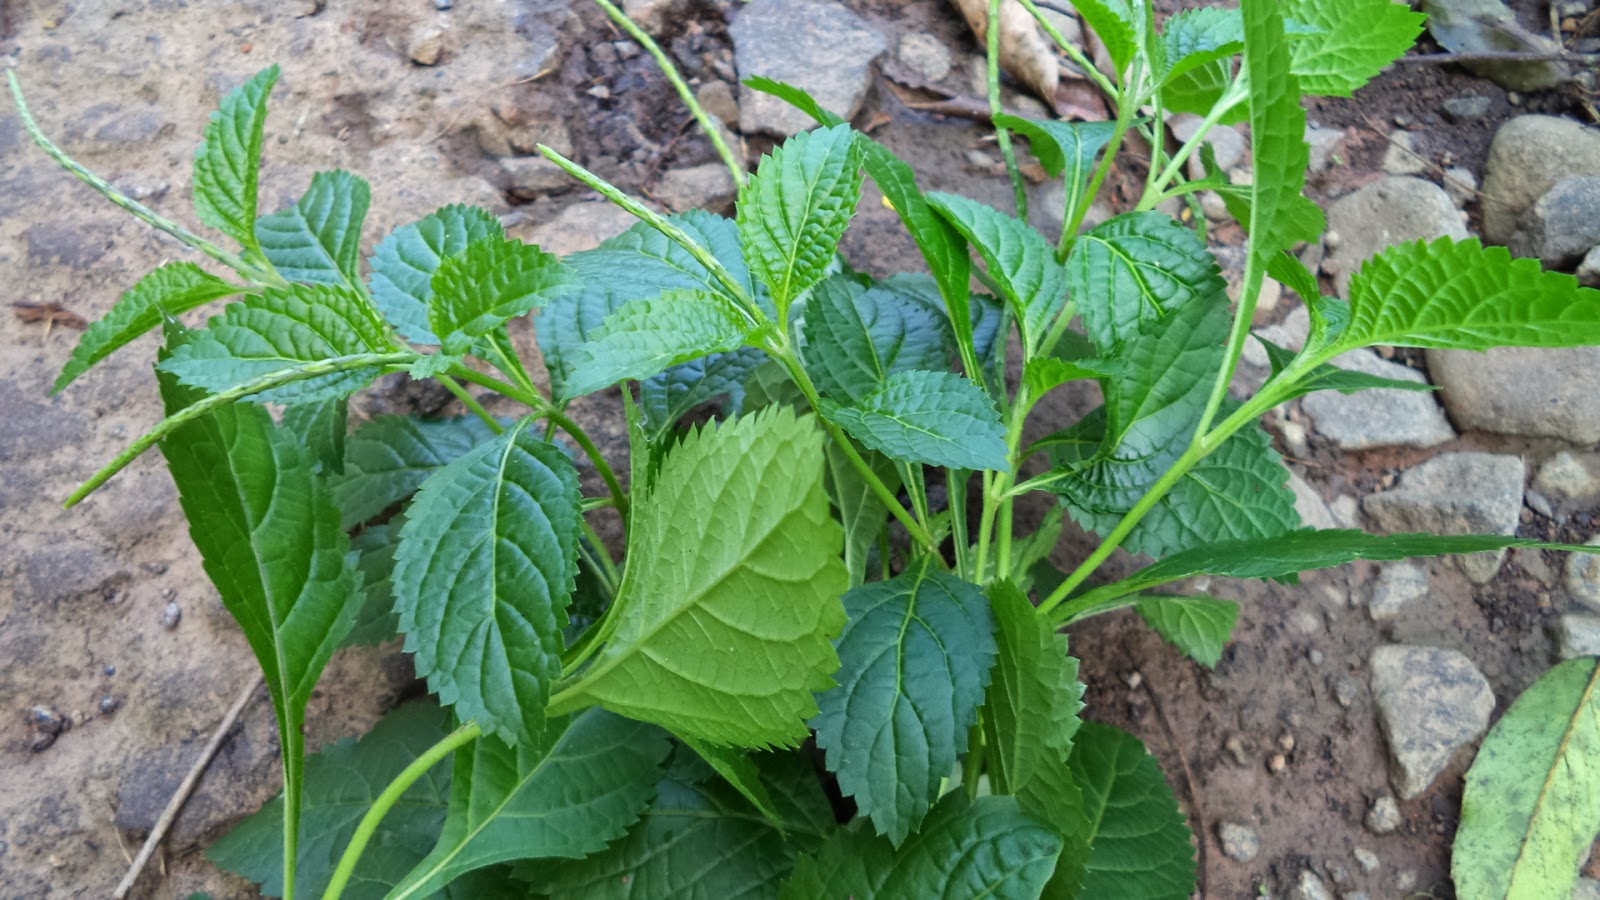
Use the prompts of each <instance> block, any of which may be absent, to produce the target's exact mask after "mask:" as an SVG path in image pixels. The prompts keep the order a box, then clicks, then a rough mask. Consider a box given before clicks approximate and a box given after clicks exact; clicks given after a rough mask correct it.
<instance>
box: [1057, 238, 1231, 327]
mask: <svg viewBox="0 0 1600 900" xmlns="http://www.w3.org/2000/svg"><path fill="white" fill-rule="evenodd" d="M1067 287H1068V290H1069V291H1070V292H1071V295H1072V297H1073V299H1074V301H1075V302H1076V303H1077V307H1078V313H1079V314H1080V315H1082V316H1083V324H1084V327H1085V328H1086V329H1087V331H1088V333H1089V337H1090V338H1091V339H1092V340H1093V341H1094V342H1095V344H1096V346H1098V347H1099V348H1100V352H1101V353H1102V354H1105V355H1110V354H1111V352H1112V350H1113V349H1114V348H1116V347H1118V346H1120V345H1121V344H1123V343H1126V342H1127V341H1129V340H1131V339H1133V338H1134V336H1135V335H1137V334H1138V333H1139V330H1140V329H1141V328H1143V327H1145V325H1146V323H1149V322H1152V321H1154V320H1156V319H1160V318H1162V317H1164V316H1166V315H1168V314H1169V313H1171V312H1173V311H1174V310H1177V309H1179V308H1181V307H1184V306H1187V305H1189V304H1200V305H1205V306H1218V305H1226V304H1227V290H1228V287H1227V282H1225V281H1223V279H1222V274H1221V272H1220V270H1219V269H1218V268H1217V261H1216V259H1215V258H1214V257H1212V255H1211V253H1210V251H1208V250H1206V246H1205V243H1204V242H1203V241H1201V240H1200V236H1199V235H1197V234H1195V233H1194V230H1193V229H1190V228H1186V227H1184V226H1182V225H1180V224H1178V223H1177V222H1176V221H1175V220H1174V219H1173V218H1172V217H1171V216H1168V215H1165V214H1164V213H1157V212H1145V213H1128V214H1126V215H1121V216H1118V217H1116V218H1115V219H1112V220H1111V221H1109V222H1106V223H1105V224H1103V225H1100V226H1098V227H1097V228H1095V229H1093V230H1092V231H1090V232H1089V233H1087V234H1085V235H1083V236H1082V237H1080V238H1078V242H1077V243H1076V244H1075V245H1074V246H1073V250H1072V255H1071V256H1070V257H1069V258H1068V259H1067Z"/></svg>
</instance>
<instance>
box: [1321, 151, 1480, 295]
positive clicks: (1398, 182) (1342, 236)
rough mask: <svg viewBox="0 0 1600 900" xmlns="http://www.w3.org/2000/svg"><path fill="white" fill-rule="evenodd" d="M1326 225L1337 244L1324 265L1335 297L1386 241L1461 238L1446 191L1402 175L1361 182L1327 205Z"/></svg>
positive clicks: (1462, 229) (1463, 230)
mask: <svg viewBox="0 0 1600 900" xmlns="http://www.w3.org/2000/svg"><path fill="white" fill-rule="evenodd" d="M1328 229H1329V231H1330V232H1333V233H1337V234H1338V235H1339V240H1338V246H1337V247H1334V246H1333V242H1332V241H1330V242H1329V246H1330V247H1331V248H1332V251H1333V252H1332V253H1331V254H1330V255H1329V257H1328V260H1327V262H1326V263H1325V264H1324V265H1331V266H1332V267H1333V269H1334V284H1335V286H1336V287H1337V288H1338V290H1339V296H1341V297H1347V296H1348V295H1349V289H1350V276H1351V275H1354V274H1355V272H1356V269H1357V268H1359V267H1360V265H1361V263H1363V262H1365V261H1366V260H1367V259H1368V257H1371V256H1372V255H1373V254H1375V253H1377V252H1378V251H1380V250H1382V249H1384V248H1385V247H1388V246H1390V245H1392V244H1399V243H1403V242H1405V241H1414V240H1418V239H1423V240H1432V239H1433V238H1436V237H1446V236H1448V237H1453V238H1456V239H1458V240H1462V239H1465V238H1466V237H1467V228H1466V226H1465V225H1463V224H1461V215H1460V214H1459V213H1458V212H1457V211H1456V205H1455V204H1454V203H1452V202H1450V195H1449V194H1446V193H1445V192H1444V189H1443V188H1441V187H1439V186H1438V185H1436V184H1434V183H1432V182H1430V181H1423V180H1422V179H1420V178H1411V177H1408V176H1398V175H1394V176H1390V177H1388V178H1385V179H1383V180H1382V181H1376V182H1373V183H1372V184H1369V185H1367V186H1366V187H1364V188H1362V189H1361V190H1359V191H1356V192H1355V193H1353V194H1351V195H1350V196H1348V197H1343V198H1341V199H1340V200H1339V201H1338V202H1336V203H1334V204H1333V205H1332V206H1330V207H1329V208H1328Z"/></svg>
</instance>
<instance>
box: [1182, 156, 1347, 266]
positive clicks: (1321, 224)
mask: <svg viewBox="0 0 1600 900" xmlns="http://www.w3.org/2000/svg"><path fill="white" fill-rule="evenodd" d="M1210 149H1211V148H1210V147H1209V146H1208V147H1205V148H1203V150H1202V158H1204V159H1205V160H1207V162H1208V166H1209V164H1210V162H1211V161H1212V160H1213V158H1214V154H1212V153H1211V152H1210ZM1208 171H1210V172H1211V175H1210V176H1209V177H1208V179H1207V181H1206V183H1205V184H1206V188H1207V189H1208V190H1212V191H1215V192H1216V193H1217V196H1219V197H1221V198H1222V204H1223V205H1224V206H1226V207H1227V208H1228V215H1230V216H1233V217H1234V219H1236V220H1237V221H1238V222H1239V224H1240V225H1241V226H1242V227H1244V228H1245V229H1249V228H1250V227H1251V225H1250V222H1251V213H1250V211H1251V209H1252V208H1253V207H1252V203H1253V200H1252V197H1253V196H1254V194H1255V185H1253V184H1231V183H1229V182H1228V180H1227V175H1225V174H1224V173H1222V172H1217V171H1215V170H1212V169H1209V168H1208ZM1274 224H1275V225H1276V227H1277V229H1278V231H1277V234H1278V237H1279V240H1281V241H1282V242H1283V245H1284V246H1285V247H1291V246H1294V245H1295V244H1297V243H1300V242H1302V241H1304V242H1306V243H1310V242H1312V241H1319V240H1321V239H1322V234H1323V232H1325V231H1327V230H1328V219H1327V216H1325V215H1324V214H1323V212H1322V207H1320V206H1318V205H1317V204H1316V202H1315V201H1313V200H1312V199H1311V198H1309V197H1307V196H1305V195H1303V194H1295V195H1293V196H1290V197H1286V198H1285V199H1284V205H1283V207H1282V209H1280V210H1279V216H1278V219H1277V221H1276V222H1275V223H1274ZM1273 264H1274V263H1272V262H1269V263H1268V267H1269V268H1268V271H1269V273H1270V271H1271V266H1272V265H1273Z"/></svg>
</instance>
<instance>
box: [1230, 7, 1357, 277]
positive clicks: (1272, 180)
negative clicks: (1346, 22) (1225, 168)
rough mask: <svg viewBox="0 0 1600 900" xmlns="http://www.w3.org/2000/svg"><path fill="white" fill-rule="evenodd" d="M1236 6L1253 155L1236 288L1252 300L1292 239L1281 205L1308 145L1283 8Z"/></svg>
mask: <svg viewBox="0 0 1600 900" xmlns="http://www.w3.org/2000/svg"><path fill="white" fill-rule="evenodd" d="M1240 8H1241V10H1242V12H1243V14H1244V63H1243V65H1242V66H1241V68H1240V75H1241V76H1242V77H1243V78H1245V81H1246V84H1247V85H1248V87H1249V91H1250V94H1249V109H1250V138H1251V143H1252V153H1251V159H1252V161H1253V169H1252V171H1251V182H1250V204H1251V205H1250V215H1249V220H1248V224H1247V226H1246V230H1248V231H1249V233H1250V245H1249V257H1248V258H1247V260H1246V263H1245V275H1244V284H1243V286H1242V288H1241V290H1242V291H1243V292H1244V295H1245V296H1247V297H1249V298H1251V300H1250V302H1252V303H1253V302H1254V300H1253V298H1254V296H1255V294H1256V293H1257V292H1258V291H1259V290H1260V287H1261V278H1262V276H1263V275H1264V273H1265V271H1266V266H1267V263H1268V261H1269V260H1270V258H1271V257H1272V256H1273V255H1274V254H1276V253H1277V252H1278V251H1279V250H1282V249H1284V248H1286V247H1288V246H1290V245H1291V244H1293V243H1294V239H1292V238H1291V237H1289V235H1288V232H1289V231H1290V230H1292V229H1289V228H1286V227H1285V221H1286V211H1287V210H1289V209H1290V208H1291V207H1292V206H1293V205H1294V204H1295V203H1296V201H1297V198H1299V197H1300V190H1301V188H1303V187H1305V182H1306V167H1307V166H1308V165H1310V161H1311V148H1310V147H1309V146H1308V145H1307V144H1306V140H1305V133H1306V111H1305V109H1304V108H1303V107H1301V105H1300V83H1299V80H1298V79H1297V78H1296V77H1295V76H1294V75H1292V74H1291V73H1290V56H1289V54H1290V42H1289V41H1288V40H1287V38H1286V36H1285V32H1284V25H1283V19H1284V16H1285V15H1287V12H1286V11H1285V10H1284V9H1282V7H1281V6H1280V5H1279V4H1278V3H1277V0H1245V2H1243V4H1242V5H1241V7H1240ZM1355 27H1360V26H1355ZM1307 40H1309V38H1308V39H1307ZM1299 43H1301V44H1305V43H1306V41H1305V40H1302V41H1300V42H1299ZM1302 202H1303V201H1302Z"/></svg>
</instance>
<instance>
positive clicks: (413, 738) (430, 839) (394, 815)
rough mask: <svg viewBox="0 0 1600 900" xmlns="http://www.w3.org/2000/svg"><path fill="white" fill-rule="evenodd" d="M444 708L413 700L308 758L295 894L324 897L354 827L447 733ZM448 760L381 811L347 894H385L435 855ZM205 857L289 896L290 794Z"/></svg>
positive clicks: (355, 899) (372, 899)
mask: <svg viewBox="0 0 1600 900" xmlns="http://www.w3.org/2000/svg"><path fill="white" fill-rule="evenodd" d="M445 725H446V717H445V714H444V711H443V710H441V709H439V708H438V707H437V706H434V705H433V704H431V703H411V704H407V705H405V706H402V707H400V708H398V709H396V710H394V711H393V712H391V713H389V714H388V715H386V716H384V717H383V718H382V719H381V720H380V721H379V722H378V724H377V725H375V726H373V728H372V730H371V731H370V732H368V733H367V734H366V735H365V736H364V737H362V738H361V739H360V740H343V741H340V742H339V743H337V744H332V745H330V746H328V747H326V748H324V749H323V750H322V752H320V753H316V754H313V755H312V756H311V757H310V758H309V759H307V760H306V804H305V810H304V813H303V814H302V817H301V820H300V821H301V828H302V832H301V840H300V852H299V854H298V855H297V857H296V859H297V861H298V868H297V870H296V872H295V896H297V897H317V896H320V895H321V893H322V890H323V888H325V887H327V884H328V879H329V878H331V877H332V876H333V870H334V867H335V866H337V865H338V862H339V857H340V856H341V855H343V853H344V849H345V846H346V845H347V844H349V843H350V836H351V835H352V834H354V833H355V830H356V825H357V823H359V822H360V821H361V817H362V816H364V815H366V814H367V809H368V808H369V807H371V806H372V803H373V801H375V800H377V799H378V795H379V794H380V793H382V792H383V789H384V788H386V787H388V786H389V782H391V781H393V780H394V778H395V776H397V775H399V774H400V772H401V771H402V770H403V769H405V767H406V766H408V765H410V764H411V763H412V762H413V761H414V760H416V758H417V757H419V756H421V755H422V754H423V753H424V752H426V751H427V749H428V748H429V747H431V746H433V745H434V744H435V743H437V742H438V741H440V740H441V739H443V738H444V735H445ZM449 794H450V767H449V766H444V765H437V766H434V767H433V768H431V769H429V770H428V771H427V772H426V773H424V774H423V776H422V777H421V778H419V779H417V781H416V782H415V783H414V784H412V785H411V787H410V788H408V789H407V790H406V792H405V793H404V794H401V795H400V799H399V801H397V802H396V803H395V805H394V806H393V807H392V808H391V809H390V810H389V813H388V814H387V815H385V816H384V817H383V821H382V822H381V823H379V825H378V831H377V833H376V834H374V835H373V838H372V841H371V843H369V844H368V845H367V849H366V851H365V852H364V853H362V854H361V861H360V862H359V863H358V864H357V865H356V869H355V873H354V875H353V876H352V877H351V879H350V884H349V887H347V888H346V889H345V892H344V896H345V897H347V898H351V900H377V898H380V897H382V896H384V895H385V894H386V893H388V891H389V889H390V888H391V887H393V886H394V884H395V880H396V879H398V878H399V877H400V876H401V875H402V874H403V873H404V872H405V871H406V870H408V869H409V868H411V867H412V866H413V865H415V864H416V863H417V862H418V861H419V860H421V859H422V858H423V857H424V856H426V855H427V854H428V848H430V847H432V846H433V844H434V840H435V839H436V838H437V837H438V834H439V828H440V826H441V825H443V823H444V818H445V807H446V804H447V802H448V800H447V798H448V796H449ZM206 857H207V858H208V859H210V860H211V861H212V862H214V863H216V864H217V865H218V866H220V867H222V868H224V869H227V870H228V871H230V872H234V873H236V874H239V875H242V876H244V877H245V878H248V879H250V880H251V881H254V882H256V883H257V884H259V885H260V886H261V893H262V894H263V895H265V896H268V897H281V896H283V797H282V796H279V797H276V798H274V799H273V800H272V801H271V802H269V803H268V804H267V805H266V806H263V807H262V808H261V810H260V812H257V813H256V814H255V815H252V816H251V817H250V818H248V819H245V820H244V821H243V822H241V823H239V825H238V826H237V827H235V828H234V829H233V830H232V831H230V832H228V834H227V835H226V836H225V837H223V838H222V839H221V840H219V841H217V842H216V843H215V844H213V845H212V846H211V849H210V850H208V851H206Z"/></svg>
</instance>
